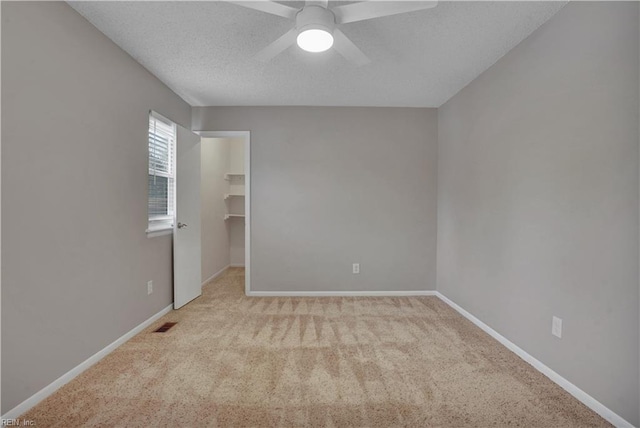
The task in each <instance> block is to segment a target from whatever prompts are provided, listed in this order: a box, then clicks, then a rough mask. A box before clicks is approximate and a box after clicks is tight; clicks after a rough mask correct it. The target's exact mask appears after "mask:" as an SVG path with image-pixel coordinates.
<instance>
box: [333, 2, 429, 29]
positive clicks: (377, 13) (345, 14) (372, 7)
mask: <svg viewBox="0 0 640 428" xmlns="http://www.w3.org/2000/svg"><path fill="white" fill-rule="evenodd" d="M437 5H438V2H437V1H436V0H433V1H361V2H358V3H351V4H346V5H343V6H336V7H334V8H332V9H331V11H332V12H333V14H334V15H335V16H336V23H338V24H347V23H349V22H357V21H364V20H367V19H373V18H381V17H383V16H391V15H397V14H399V13H407V12H413V11H416V10H423V9H431V8H432V7H436V6H437Z"/></svg>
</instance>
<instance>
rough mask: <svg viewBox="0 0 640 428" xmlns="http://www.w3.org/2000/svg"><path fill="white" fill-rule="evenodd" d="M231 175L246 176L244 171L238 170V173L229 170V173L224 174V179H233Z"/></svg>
mask: <svg viewBox="0 0 640 428" xmlns="http://www.w3.org/2000/svg"><path fill="white" fill-rule="evenodd" d="M231 177H244V173H242V172H238V173H235V172H227V173H226V174H225V175H224V179H225V180H227V181H228V180H231Z"/></svg>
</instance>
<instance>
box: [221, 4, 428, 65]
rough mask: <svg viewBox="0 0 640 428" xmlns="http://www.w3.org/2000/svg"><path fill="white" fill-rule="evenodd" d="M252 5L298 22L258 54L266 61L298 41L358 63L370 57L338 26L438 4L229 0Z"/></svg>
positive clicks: (308, 48) (314, 48)
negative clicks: (299, 4) (294, 3)
mask: <svg viewBox="0 0 640 428" xmlns="http://www.w3.org/2000/svg"><path fill="white" fill-rule="evenodd" d="M226 1H227V2H228V3H234V4H237V5H240V6H244V7H248V8H250V9H255V10H259V11H261V12H266V13H270V14H272V15H277V16H281V17H283V18H287V19H290V20H292V21H295V26H294V27H293V28H292V29H291V30H289V31H288V32H286V33H285V34H283V35H282V36H281V37H280V38H278V39H277V40H275V41H274V42H272V43H271V44H270V45H268V46H267V47H265V48H264V49H262V50H261V51H260V52H258V54H257V55H256V59H257V60H259V61H263V62H267V61H269V60H271V59H272V58H274V57H275V56H277V55H278V54H280V53H282V52H283V51H284V50H285V49H287V48H288V47H289V46H292V45H293V44H294V43H297V44H298V46H299V47H300V48H301V49H304V50H305V51H307V52H324V51H326V50H328V49H330V48H331V47H332V46H333V47H334V48H335V50H336V51H337V52H338V53H339V54H340V55H342V56H343V57H345V58H346V59H347V60H349V61H351V62H352V63H354V64H355V65H357V66H362V65H365V64H368V63H369V62H371V61H370V60H369V58H367V56H366V55H365V54H364V53H363V52H362V51H361V50H360V49H359V48H358V47H357V46H356V45H355V44H354V43H353V42H352V41H351V40H349V38H348V37H347V36H346V35H345V34H344V33H343V32H342V31H340V29H339V28H338V26H341V25H344V24H348V23H350V22H358V21H364V20H367V19H373V18H381V17H383V16H390V15H397V14H400V13H406V12H413V11H416V10H423V9H429V8H432V7H435V6H437V4H438V2H437V0H433V1H415V0H412V1H378V0H369V1H361V2H357V3H350V4H345V5H340V6H334V7H332V8H329V7H328V6H329V5H328V3H329V2H328V0H307V1H306V2H305V5H304V7H303V8H302V9H297V8H294V7H291V6H287V5H285V4H282V3H276V2H275V1H270V0H259V1H242V0H226Z"/></svg>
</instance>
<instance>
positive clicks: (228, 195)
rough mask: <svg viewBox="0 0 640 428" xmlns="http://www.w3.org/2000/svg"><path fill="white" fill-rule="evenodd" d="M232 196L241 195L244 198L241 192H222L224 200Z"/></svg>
mask: <svg viewBox="0 0 640 428" xmlns="http://www.w3.org/2000/svg"><path fill="white" fill-rule="evenodd" d="M232 197H239V198H240V197H242V198H244V194H242V193H225V194H224V199H225V200H227V199H229V198H232Z"/></svg>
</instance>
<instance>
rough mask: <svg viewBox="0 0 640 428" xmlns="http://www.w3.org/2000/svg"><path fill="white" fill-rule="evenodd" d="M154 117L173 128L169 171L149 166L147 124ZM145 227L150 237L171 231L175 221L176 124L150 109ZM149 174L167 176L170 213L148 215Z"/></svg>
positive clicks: (148, 151)
mask: <svg viewBox="0 0 640 428" xmlns="http://www.w3.org/2000/svg"><path fill="white" fill-rule="evenodd" d="M152 119H154V120H156V121H160V122H163V123H164V124H166V125H170V126H171V127H172V129H173V135H172V137H173V138H172V141H171V145H172V147H171V149H170V159H169V168H168V169H169V170H170V171H171V172H170V173H167V172H163V171H157V170H155V169H153V168H151V152H150V150H149V149H150V146H149V135H150V133H151V129H150V127H149V125H150V124H151V120H152ZM147 123H148V125H147V168H148V173H147V229H146V234H147V237H148V238H152V237H155V236H162V235H169V234H171V233H173V227H174V223H175V212H176V140H177V131H178V130H177V126H176V124H175V122H173V121H172V120H171V119H168V118H167V117H165V116H163V115H161V114H160V113H158V112H156V111H154V110H150V111H149V116H148V121H147ZM151 175H156V176H159V177H166V178H168V181H169V182H168V184H167V185H168V187H169V190H170V192H171V194H170V195H168V201H167V211H168V212H170V213H172V214H167V215H164V216H153V217H151V216H150V215H149V198H150V189H149V177H150V176H151Z"/></svg>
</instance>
